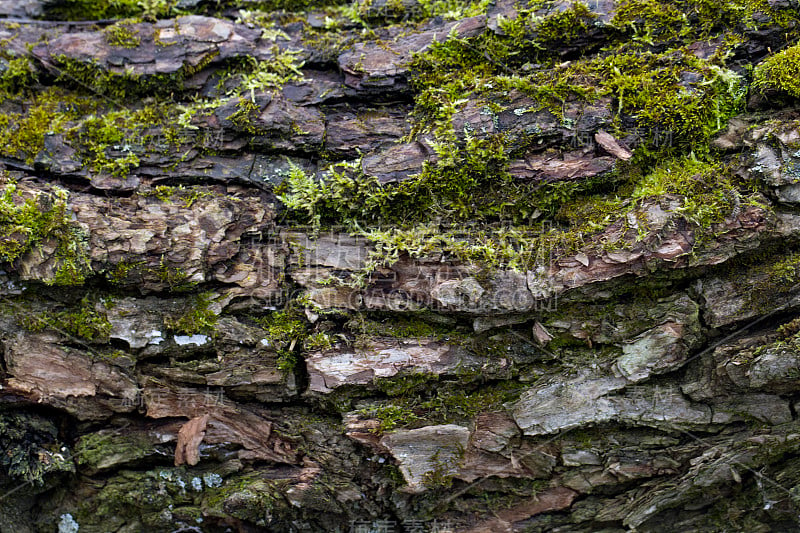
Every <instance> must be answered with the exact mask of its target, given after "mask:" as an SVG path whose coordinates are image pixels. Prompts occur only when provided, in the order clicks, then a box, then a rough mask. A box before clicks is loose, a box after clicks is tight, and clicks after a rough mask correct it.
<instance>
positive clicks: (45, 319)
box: [17, 296, 112, 343]
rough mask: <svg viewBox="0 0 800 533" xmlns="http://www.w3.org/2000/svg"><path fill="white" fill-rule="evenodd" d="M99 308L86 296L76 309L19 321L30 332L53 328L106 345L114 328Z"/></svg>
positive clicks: (21, 317) (29, 315)
mask: <svg viewBox="0 0 800 533" xmlns="http://www.w3.org/2000/svg"><path fill="white" fill-rule="evenodd" d="M97 307H98V306H97V302H96V301H95V300H93V299H91V298H90V297H88V296H86V297H84V298H83V299H82V300H81V302H80V304H78V306H77V307H75V308H72V309H63V310H60V311H55V312H50V313H38V314H26V315H21V316H19V317H18V318H17V320H18V322H19V323H20V325H21V326H22V327H24V328H25V329H28V330H29V331H43V330H45V329H47V328H51V329H55V330H57V331H60V332H64V333H67V334H69V335H73V336H76V337H79V338H81V339H85V340H87V341H90V342H97V343H106V342H108V340H109V333H111V327H112V326H111V323H110V322H109V321H108V317H107V316H106V314H105V313H104V312H102V311H98V310H97Z"/></svg>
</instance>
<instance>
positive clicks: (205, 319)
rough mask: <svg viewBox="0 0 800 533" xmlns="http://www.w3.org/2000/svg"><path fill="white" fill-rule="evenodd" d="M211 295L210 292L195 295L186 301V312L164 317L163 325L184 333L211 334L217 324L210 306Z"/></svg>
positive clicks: (215, 316)
mask: <svg viewBox="0 0 800 533" xmlns="http://www.w3.org/2000/svg"><path fill="white" fill-rule="evenodd" d="M213 295H214V293H211V292H206V293H201V294H197V295H195V296H194V297H193V298H192V301H191V302H190V303H188V308H187V310H186V312H184V313H183V314H182V315H180V316H178V317H174V318H166V319H165V320H164V325H165V326H166V327H167V328H168V329H170V330H172V331H175V332H178V333H181V334H184V335H196V334H198V333H203V334H206V335H211V334H213V333H214V327H215V326H216V324H217V314H216V313H215V312H214V311H213V310H212V309H211V308H210V306H211V304H212V303H213V300H212V297H213Z"/></svg>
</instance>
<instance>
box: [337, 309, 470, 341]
mask: <svg viewBox="0 0 800 533" xmlns="http://www.w3.org/2000/svg"><path fill="white" fill-rule="evenodd" d="M436 318H438V317H437V316H436V315H433V314H432V313H429V312H418V313H407V314H403V315H401V316H395V315H380V314H376V315H373V316H370V317H368V316H365V315H364V314H361V313H359V314H358V315H356V316H355V317H353V318H352V319H351V320H350V321H348V322H347V324H345V327H346V328H347V329H348V330H349V331H351V332H352V333H353V334H354V335H356V336H357V337H362V336H363V337H367V338H370V337H396V338H403V339H408V338H420V337H438V338H445V337H450V336H460V335H462V333H460V332H457V331H455V330H453V328H452V327H448V326H449V321H447V325H445V324H442V323H437V322H436Z"/></svg>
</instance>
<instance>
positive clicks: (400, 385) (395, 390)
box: [374, 372, 438, 396]
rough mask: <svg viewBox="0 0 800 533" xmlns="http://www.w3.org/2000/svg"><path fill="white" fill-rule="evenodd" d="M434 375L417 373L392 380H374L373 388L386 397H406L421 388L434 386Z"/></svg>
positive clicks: (436, 377) (435, 378) (435, 377)
mask: <svg viewBox="0 0 800 533" xmlns="http://www.w3.org/2000/svg"><path fill="white" fill-rule="evenodd" d="M437 379H438V376H437V375H436V374H429V373H426V372H419V373H414V374H408V375H403V376H395V377H392V378H376V379H375V380H374V384H375V387H376V388H377V389H378V390H379V391H381V392H383V393H384V394H386V395H387V396H406V395H408V394H410V393H411V392H413V391H415V390H417V389H418V388H420V387H422V386H434V383H433V382H435V381H436V380H437Z"/></svg>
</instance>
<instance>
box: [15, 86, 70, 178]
mask: <svg viewBox="0 0 800 533" xmlns="http://www.w3.org/2000/svg"><path fill="white" fill-rule="evenodd" d="M60 94H62V93H61V91H59V90H55V89H54V90H50V91H46V92H44V93H42V94H40V95H37V96H36V97H35V98H33V100H32V102H31V103H30V105H29V106H28V107H27V109H26V111H25V112H23V113H7V114H0V152H1V153H2V154H3V155H5V156H7V157H14V158H17V159H21V160H23V161H25V162H26V163H27V164H28V165H32V164H33V161H34V159H35V158H36V156H37V155H38V154H39V152H41V150H42V148H43V146H44V136H45V134H48V133H61V132H63V131H64V130H65V128H66V123H67V121H68V120H69V119H70V118H73V117H75V116H76V115H75V114H74V113H63V112H61V111H60V103H59V101H58V98H59V95H60Z"/></svg>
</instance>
